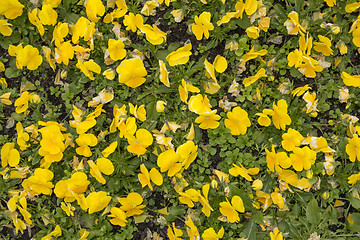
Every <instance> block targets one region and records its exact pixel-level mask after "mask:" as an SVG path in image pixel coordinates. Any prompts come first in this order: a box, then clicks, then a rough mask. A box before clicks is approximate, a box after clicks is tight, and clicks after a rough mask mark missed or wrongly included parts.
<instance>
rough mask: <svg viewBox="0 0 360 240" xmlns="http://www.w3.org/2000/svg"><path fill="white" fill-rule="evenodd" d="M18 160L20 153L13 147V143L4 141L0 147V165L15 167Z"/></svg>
mask: <svg viewBox="0 0 360 240" xmlns="http://www.w3.org/2000/svg"><path fill="white" fill-rule="evenodd" d="M19 162H20V153H19V151H18V150H17V149H16V148H15V143H9V142H8V143H5V144H4V145H3V146H2V148H1V166H2V167H3V168H4V167H6V166H7V165H9V166H10V167H15V166H17V165H18V164H19Z"/></svg>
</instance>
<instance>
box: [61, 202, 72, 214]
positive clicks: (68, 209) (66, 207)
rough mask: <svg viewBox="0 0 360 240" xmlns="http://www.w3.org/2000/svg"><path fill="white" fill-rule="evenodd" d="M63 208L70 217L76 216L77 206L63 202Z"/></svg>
mask: <svg viewBox="0 0 360 240" xmlns="http://www.w3.org/2000/svg"><path fill="white" fill-rule="evenodd" d="M61 209H62V210H64V212H65V213H66V215H67V216H68V217H70V216H74V210H75V207H73V206H72V205H71V204H70V203H64V202H61Z"/></svg>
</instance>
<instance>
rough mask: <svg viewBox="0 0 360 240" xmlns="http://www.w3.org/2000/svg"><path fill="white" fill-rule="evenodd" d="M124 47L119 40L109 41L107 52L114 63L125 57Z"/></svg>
mask: <svg viewBox="0 0 360 240" xmlns="http://www.w3.org/2000/svg"><path fill="white" fill-rule="evenodd" d="M124 47H125V45H124V43H123V42H122V41H121V40H120V39H119V40H115V39H109V41H108V51H109V53H110V58H111V59H112V60H114V61H117V60H120V59H123V58H124V57H125V56H126V50H125V49H124Z"/></svg>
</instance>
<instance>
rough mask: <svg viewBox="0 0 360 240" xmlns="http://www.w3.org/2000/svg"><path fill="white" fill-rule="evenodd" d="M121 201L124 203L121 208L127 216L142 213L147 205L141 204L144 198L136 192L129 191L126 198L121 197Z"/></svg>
mask: <svg viewBox="0 0 360 240" xmlns="http://www.w3.org/2000/svg"><path fill="white" fill-rule="evenodd" d="M119 202H120V203H121V204H122V206H121V207H120V209H121V210H123V211H124V212H125V214H126V217H131V216H134V215H140V214H142V213H143V210H141V209H143V208H144V207H146V206H145V205H140V204H141V203H142V202H143V198H142V197H141V195H140V194H138V193H136V192H131V193H129V194H128V195H127V197H126V198H120V199H119Z"/></svg>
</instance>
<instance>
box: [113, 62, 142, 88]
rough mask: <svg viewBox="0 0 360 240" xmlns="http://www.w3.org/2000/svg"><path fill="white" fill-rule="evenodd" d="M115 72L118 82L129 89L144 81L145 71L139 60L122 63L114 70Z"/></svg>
mask: <svg viewBox="0 0 360 240" xmlns="http://www.w3.org/2000/svg"><path fill="white" fill-rule="evenodd" d="M116 72H117V73H118V74H119V82H120V83H125V84H126V85H127V86H129V87H131V88H136V87H138V86H140V85H142V84H143V83H144V82H145V81H146V78H145V76H146V75H147V71H146V69H145V67H144V63H143V61H141V60H140V59H139V58H132V59H127V60H124V61H122V62H121V64H120V65H119V66H118V67H117V68H116Z"/></svg>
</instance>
